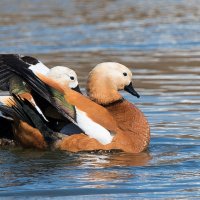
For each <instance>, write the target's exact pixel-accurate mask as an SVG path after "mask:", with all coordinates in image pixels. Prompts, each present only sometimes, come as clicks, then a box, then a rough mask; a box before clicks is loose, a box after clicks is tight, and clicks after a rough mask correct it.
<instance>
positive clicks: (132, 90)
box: [124, 82, 140, 98]
mask: <svg viewBox="0 0 200 200" xmlns="http://www.w3.org/2000/svg"><path fill="white" fill-rule="evenodd" d="M124 90H125V91H127V92H128V93H130V94H132V95H133V96H136V97H137V98H140V95H139V94H138V93H137V92H136V91H135V89H134V88H133V85H132V82H130V84H129V85H127V86H125V87H124Z"/></svg>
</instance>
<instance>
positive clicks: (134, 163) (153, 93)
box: [0, 0, 200, 199]
mask: <svg viewBox="0 0 200 200" xmlns="http://www.w3.org/2000/svg"><path fill="white" fill-rule="evenodd" d="M0 46H1V48H0V50H1V53H11V52H12V53H13V52H14V53H22V54H29V55H33V56H36V57H37V58H39V59H40V60H42V61H44V62H45V63H46V64H48V65H49V66H50V67H52V66H54V65H66V66H70V67H72V68H73V69H75V70H76V71H77V73H78V76H79V81H80V83H81V86H82V89H84V87H85V81H86V78H87V74H88V72H89V71H90V70H91V69H92V67H94V66H95V65H96V64H97V63H100V62H104V61H116V62H120V63H122V64H125V65H127V66H128V67H130V68H131V70H132V71H133V79H134V85H135V88H136V89H137V91H138V92H139V94H140V95H141V98H140V99H136V98H134V97H132V96H130V95H128V94H127V93H123V95H124V97H125V98H127V99H128V100H129V101H131V102H133V103H135V104H136V105H137V106H138V107H139V108H140V109H141V110H142V111H143V112H144V113H145V115H146V116H147V117H148V120H149V122H150V124H151V136H152V138H151V143H150V146H149V149H148V151H147V152H144V153H141V154H137V155H134V154H127V153H119V152H118V153H117V152H113V153H105V152H100V153H78V154H73V153H69V152H60V151H51V152H50V151H37V150H30V149H28V150H25V149H16V148H14V149H1V150H0V199H11V198H13V197H15V198H18V199H25V198H30V199H49V198H51V199H65V198H67V197H68V198H69V199H134V198H135V199H154V198H157V199H199V198H200V171H199V169H200V161H199V160H200V154H199V152H200V109H199V107H200V96H199V94H200V81H199V80H200V66H199V63H200V2H199V1H197V0H190V1H183V0H174V1H172V0H170V1H164V0H163V1H162V0H161V1H156V0H149V1H143V0H141V1H131V0H124V1H111V0H110V1H104V0H101V1H78V0H73V1H64V0H58V1H53V0H48V1H39V0H33V1H25V0H2V1H0Z"/></svg>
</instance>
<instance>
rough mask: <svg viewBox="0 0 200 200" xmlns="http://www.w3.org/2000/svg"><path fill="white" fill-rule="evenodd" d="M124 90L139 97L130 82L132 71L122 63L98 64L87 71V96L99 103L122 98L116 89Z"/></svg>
mask: <svg viewBox="0 0 200 200" xmlns="http://www.w3.org/2000/svg"><path fill="white" fill-rule="evenodd" d="M120 90H125V91H127V92H129V93H130V94H132V95H134V96H136V97H137V98H139V97H140V96H139V94H138V93H137V92H136V91H135V89H134V87H133V84H132V73H131V71H130V70H129V69H128V68H127V67H126V66H124V65H122V64H119V63H115V62H105V63H101V64H98V65H97V66H96V67H94V68H93V69H92V71H91V72H90V73H89V77H88V82H87V93H88V96H90V98H91V99H92V100H94V101H96V102H97V103H99V104H107V103H111V102H114V101H117V100H118V99H120V98H122V96H121V95H120V93H119V92H118V91H120Z"/></svg>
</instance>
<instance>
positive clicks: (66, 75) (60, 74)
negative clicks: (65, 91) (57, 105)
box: [47, 66, 78, 88]
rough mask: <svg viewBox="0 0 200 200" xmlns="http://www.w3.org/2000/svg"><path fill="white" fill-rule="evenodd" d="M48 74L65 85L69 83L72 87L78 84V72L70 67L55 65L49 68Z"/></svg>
mask: <svg viewBox="0 0 200 200" xmlns="http://www.w3.org/2000/svg"><path fill="white" fill-rule="evenodd" d="M47 76H48V77H50V78H52V79H53V80H55V81H56V82H58V83H60V84H62V85H64V86H66V85H67V86H68V87H70V88H76V87H77V86H78V79H77V75H76V72H75V71H74V70H72V69H69V68H68V67H64V66H55V67H53V68H51V69H50V70H49V72H48V73H47Z"/></svg>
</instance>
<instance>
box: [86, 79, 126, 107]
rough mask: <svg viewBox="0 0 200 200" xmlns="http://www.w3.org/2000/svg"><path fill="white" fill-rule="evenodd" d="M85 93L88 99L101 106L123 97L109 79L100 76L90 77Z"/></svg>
mask: <svg viewBox="0 0 200 200" xmlns="http://www.w3.org/2000/svg"><path fill="white" fill-rule="evenodd" d="M87 95H88V96H89V97H90V99H91V100H92V101H94V102H96V103H98V104H101V105H103V106H106V105H109V104H112V103H115V102H118V101H120V100H122V99H123V97H122V96H121V94H120V93H119V92H118V91H117V89H116V88H115V87H114V85H113V84H112V83H111V81H109V79H107V78H104V79H102V77H97V78H95V77H94V78H90V77H89V79H88V82H87Z"/></svg>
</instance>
